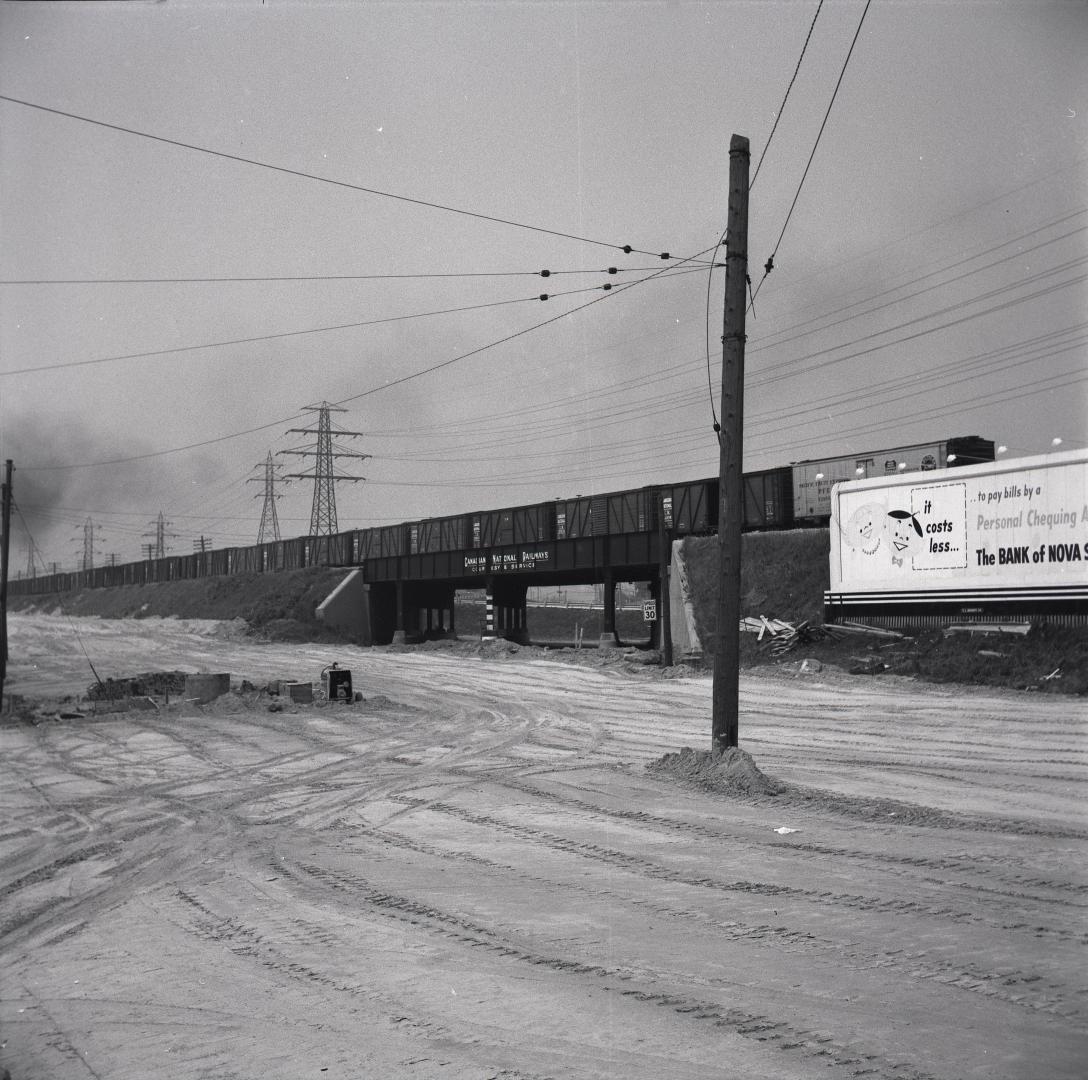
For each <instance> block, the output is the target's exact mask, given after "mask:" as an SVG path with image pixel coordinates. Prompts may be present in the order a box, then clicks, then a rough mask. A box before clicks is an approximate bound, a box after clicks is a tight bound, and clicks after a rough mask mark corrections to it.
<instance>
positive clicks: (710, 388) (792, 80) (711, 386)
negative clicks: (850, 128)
mask: <svg viewBox="0 0 1088 1080" xmlns="http://www.w3.org/2000/svg"><path fill="white" fill-rule="evenodd" d="M823 6H824V0H820V2H819V4H817V5H816V14H815V15H813V16H812V22H811V23H810V24H809V28H808V33H807V34H806V35H805V41H804V44H803V45H802V46H801V55H800V56H798V57H797V63H796V64H795V65H794V68H793V75H792V76H791V78H790V81H789V85H788V86H787V87H786V93H785V94H784V95H783V97H782V104H781V105H780V106H779V107H778V113H777V114H776V116H775V118H774V124H773V125H772V126H771V133H770V135H768V136H767V141H766V142H765V143H764V144H763V151H762V152H761V153H760V155H759V161H757V162H756V168H755V172H754V173H753V174H752V179H751V180H750V181H749V182H748V190H749V192H751V190H752V188H753V187H754V186H755V182H756V178H757V177H758V176H759V170H760V168H761V167H762V166H763V159H764V158H765V157H766V156H767V150H768V149H769V148H770V145H771V142H772V141H773V139H774V133H775V132H776V131H777V130H778V124H779V121H780V120H781V119H782V114H783V113H784V112H785V111H786V102H787V101H789V97H790V91H791V90H792V89H793V84H794V83H795V82H796V81H797V74H798V72H799V71H800V70H801V61H802V60H804V58H805V52H806V51H807V49H808V43H809V41H810V40H811V38H812V31H813V30H815V29H816V20H817V19H818V18H819V17H820V11H821V9H822V8H823ZM727 235H728V230H726V231H725V232H723V233H722V234H721V238H720V239H719V240H718V244H717V246H718V247H719V248H720V247H721V246H722V244H724V243H725V242H726V238H727ZM713 277H714V274H713V271H708V272H707V275H706V381H707V390H708V392H709V395H710V417H711V420H712V423H713V429H714V434H715V436H716V437H717V439H718V442H719V443H720V442H721V424H720V423H719V422H718V412H717V409H716V408H715V406H714V382H713V379H712V378H711V372H710V283H711V281H712V280H713ZM751 286H752V282H751V278H749V279H748V287H749V289H751ZM752 303H753V304H755V297H753V298H752Z"/></svg>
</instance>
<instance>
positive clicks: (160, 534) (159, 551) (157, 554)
mask: <svg viewBox="0 0 1088 1080" xmlns="http://www.w3.org/2000/svg"><path fill="white" fill-rule="evenodd" d="M173 524H174V523H173V522H172V521H167V520H166V517H165V515H164V514H163V512H162V511H161V510H160V511H159V516H158V517H157V518H156V519H155V520H154V521H149V522H148V525H152V526H154V529H155V531H154V532H153V533H149V532H145V533H144V534H143V535H144V536H153V537H155V545H154V548H153V552H154V553H153V554H152V552H148V556H147V557H148V558H149V559H165V558H166V538H167V537H170V539H172V540H174V539H177V533H168V532H167V531H166V526H167V525H173ZM144 547H145V548H150V547H151V545H150V544H144Z"/></svg>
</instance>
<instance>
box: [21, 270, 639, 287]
mask: <svg viewBox="0 0 1088 1080" xmlns="http://www.w3.org/2000/svg"><path fill="white" fill-rule="evenodd" d="M653 269H654V268H653V267H652V266H627V267H618V266H607V267H604V268H603V269H600V270H598V269H592V270H547V269H545V270H481V271H462V272H453V271H446V272H432V273H418V274H277V275H265V276H249V277H240V276H239V277H154V278H5V279H0V285H215V284H227V283H246V282H265V283H267V282H277V281H284V282H286V281H404V280H409V281H416V280H428V279H432V278H495V277H543V278H548V277H559V276H561V275H570V274H608V275H613V276H614V275H616V274H635V273H649V272H650V271H652V270H653Z"/></svg>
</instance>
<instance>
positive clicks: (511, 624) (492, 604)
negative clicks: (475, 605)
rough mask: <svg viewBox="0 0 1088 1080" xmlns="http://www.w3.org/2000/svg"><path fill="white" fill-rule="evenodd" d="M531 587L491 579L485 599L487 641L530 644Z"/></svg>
mask: <svg viewBox="0 0 1088 1080" xmlns="http://www.w3.org/2000/svg"><path fill="white" fill-rule="evenodd" d="M528 591H529V589H528V586H527V585H524V584H522V583H521V582H518V581H510V580H502V579H499V580H496V579H495V578H488V579H487V583H486V585H485V597H484V632H483V638H484V640H485V641H489V640H492V641H493V640H494V639H496V638H500V637H501V638H505V639H506V640H507V641H515V642H517V643H518V644H519V645H528V644H529V622H528V605H527V604H526V595H527V594H528Z"/></svg>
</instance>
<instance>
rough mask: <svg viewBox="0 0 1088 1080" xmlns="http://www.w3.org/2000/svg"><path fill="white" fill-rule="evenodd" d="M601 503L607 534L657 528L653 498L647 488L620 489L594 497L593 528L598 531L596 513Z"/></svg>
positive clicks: (645, 530) (613, 534) (599, 511)
mask: <svg viewBox="0 0 1088 1080" xmlns="http://www.w3.org/2000/svg"><path fill="white" fill-rule="evenodd" d="M601 503H603V504H604V505H603V508H602V509H603V516H604V519H605V520H604V526H605V531H607V533H608V535H609V536H618V535H620V534H621V533H635V532H649V531H650V530H651V529H655V528H657V518H656V515H655V514H654V512H653V500H652V499H651V497H650V489H649V488H641V489H640V490H638V491H620V492H616V493H614V494H611V495H605V496H602V497H601V498H600V499H595V500H594V504H593V514H594V520H593V530H594V532H600V531H601V530H600V527H599V522H598V514H599V513H601V509H599V507H600V504H601Z"/></svg>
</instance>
